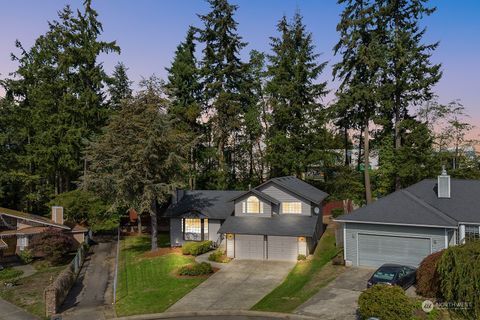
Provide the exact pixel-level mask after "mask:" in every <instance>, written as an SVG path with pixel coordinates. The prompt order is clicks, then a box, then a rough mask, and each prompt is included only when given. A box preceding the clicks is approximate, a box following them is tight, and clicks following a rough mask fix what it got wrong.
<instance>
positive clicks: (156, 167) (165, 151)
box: [86, 77, 189, 250]
mask: <svg viewBox="0 0 480 320" xmlns="http://www.w3.org/2000/svg"><path fill="white" fill-rule="evenodd" d="M141 86H142V88H143V89H142V90H141V91H140V92H139V93H138V94H137V95H136V96H135V97H134V98H133V99H129V100H124V101H123V102H122V103H123V105H122V106H121V108H120V109H119V111H118V113H117V114H115V115H113V116H112V119H111V121H110V122H109V124H108V126H107V127H106V128H105V130H104V133H103V134H102V135H100V136H99V137H98V139H96V140H95V141H94V142H93V143H92V144H90V145H89V146H88V148H87V150H86V158H87V160H88V163H89V164H90V165H89V168H88V173H87V176H86V179H87V180H88V188H89V189H90V190H92V191H94V192H96V193H97V194H100V195H102V197H103V198H105V199H108V200H109V201H110V202H111V203H113V206H114V207H115V208H134V209H135V210H136V211H137V212H139V213H140V214H142V213H148V214H149V215H150V217H151V223H152V225H151V230H152V232H151V233H152V243H151V247H152V250H155V249H156V248H157V215H158V206H159V205H160V206H162V205H165V204H166V202H167V201H168V199H169V196H170V194H171V192H172V191H173V190H174V189H175V187H177V186H180V185H181V181H182V179H183V173H184V172H185V156H186V155H187V152H188V150H189V143H188V137H187V136H186V135H185V134H183V133H182V132H179V131H177V130H174V129H173V126H174V119H173V118H172V117H171V116H170V115H168V114H167V109H168V101H167V100H166V99H164V98H163V97H162V95H163V94H164V93H163V91H162V88H161V85H160V82H159V81H158V79H157V78H155V77H153V78H150V79H148V80H146V81H142V83H141Z"/></svg>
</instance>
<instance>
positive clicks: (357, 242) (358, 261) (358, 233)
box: [355, 232, 433, 266]
mask: <svg viewBox="0 0 480 320" xmlns="http://www.w3.org/2000/svg"><path fill="white" fill-rule="evenodd" d="M360 235H367V236H384V237H391V238H414V239H425V240H429V242H430V250H429V251H430V253H429V254H432V252H433V250H432V238H431V237H428V236H419V235H408V236H405V235H395V234H390V233H383V232H380V233H379V232H375V233H373V232H356V233H355V237H356V244H357V249H356V250H357V266H360V251H359V238H360Z"/></svg>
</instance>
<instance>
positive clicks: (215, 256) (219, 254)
mask: <svg viewBox="0 0 480 320" xmlns="http://www.w3.org/2000/svg"><path fill="white" fill-rule="evenodd" d="M208 260H210V261H214V262H220V263H227V262H229V261H230V258H229V257H227V256H226V255H225V251H221V250H215V251H214V252H212V253H211V254H210V255H209V256H208Z"/></svg>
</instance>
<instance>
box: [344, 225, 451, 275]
mask: <svg viewBox="0 0 480 320" xmlns="http://www.w3.org/2000/svg"><path fill="white" fill-rule="evenodd" d="M345 226H346V230H345V244H344V246H345V248H344V250H345V258H346V259H345V260H347V261H351V262H352V265H353V266H357V265H358V252H357V250H358V248H357V239H358V234H359V233H360V234H374V235H385V236H400V237H402V236H403V237H418V238H428V239H430V240H431V252H432V253H433V252H437V251H440V250H442V249H445V229H444V228H428V227H415V226H395V225H378V224H364V223H345Z"/></svg>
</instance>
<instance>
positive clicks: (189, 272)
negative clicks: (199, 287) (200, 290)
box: [178, 262, 213, 276]
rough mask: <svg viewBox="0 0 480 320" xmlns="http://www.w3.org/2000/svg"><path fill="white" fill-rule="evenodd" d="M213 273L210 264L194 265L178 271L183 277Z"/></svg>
mask: <svg viewBox="0 0 480 320" xmlns="http://www.w3.org/2000/svg"><path fill="white" fill-rule="evenodd" d="M210 273H213V268H212V265H211V264H210V263H207V262H202V263H192V264H189V265H186V266H183V267H181V268H180V269H179V270H178V274H179V275H181V276H203V275H207V274H210Z"/></svg>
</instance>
